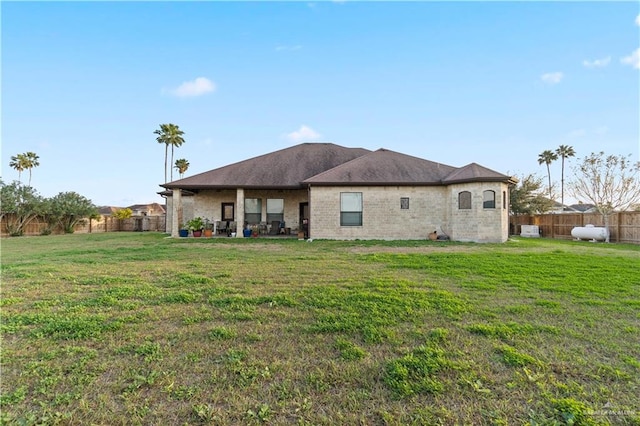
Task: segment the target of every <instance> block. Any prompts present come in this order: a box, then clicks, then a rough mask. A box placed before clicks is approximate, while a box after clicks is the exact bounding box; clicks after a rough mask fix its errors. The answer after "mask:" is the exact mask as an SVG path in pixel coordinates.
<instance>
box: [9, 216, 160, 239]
mask: <svg viewBox="0 0 640 426" xmlns="http://www.w3.org/2000/svg"><path fill="white" fill-rule="evenodd" d="M8 220H11V217H10V216H9V215H6V216H5V217H3V218H2V226H0V228H1V235H2V236H3V237H7V236H9V234H8V233H7V227H6V223H5V222H6V221H8ZM165 225H166V224H165V216H133V217H130V218H128V219H116V218H113V217H111V216H101V217H100V219H85V221H84V223H81V224H78V225H76V226H75V228H74V229H75V231H74V233H76V234H90V233H99V232H119V231H129V232H134V231H153V232H165V229H166V226H165ZM46 228H47V223H46V222H45V221H44V220H43V219H42V218H36V219H35V220H33V221H31V222H30V223H29V224H28V225H27V226H25V228H24V235H42V233H43V231H44V230H45V229H46ZM52 233H53V234H63V233H64V231H63V230H62V229H57V228H56V229H53V231H52Z"/></svg>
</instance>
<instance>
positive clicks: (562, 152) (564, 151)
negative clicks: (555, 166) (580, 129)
mask: <svg viewBox="0 0 640 426" xmlns="http://www.w3.org/2000/svg"><path fill="white" fill-rule="evenodd" d="M556 154H557V155H559V156H560V158H561V159H562V175H561V178H560V194H561V195H560V200H561V203H562V211H564V159H565V158H567V157H574V156H575V155H576V152H575V151H574V149H573V147H572V146H569V145H560V146H559V147H558V149H556Z"/></svg>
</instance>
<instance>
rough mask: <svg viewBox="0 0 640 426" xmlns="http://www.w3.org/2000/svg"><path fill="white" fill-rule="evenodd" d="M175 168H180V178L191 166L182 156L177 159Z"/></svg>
mask: <svg viewBox="0 0 640 426" xmlns="http://www.w3.org/2000/svg"><path fill="white" fill-rule="evenodd" d="M174 168H175V169H178V173H180V178H182V176H183V175H184V172H186V171H187V169H188V168H189V162H188V161H187V160H186V159H184V158H181V159H179V160H176V165H175V166H174Z"/></svg>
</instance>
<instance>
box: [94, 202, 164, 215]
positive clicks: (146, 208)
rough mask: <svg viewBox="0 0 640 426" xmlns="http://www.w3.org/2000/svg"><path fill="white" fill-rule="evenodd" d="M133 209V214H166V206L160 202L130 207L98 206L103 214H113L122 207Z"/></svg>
mask: <svg viewBox="0 0 640 426" xmlns="http://www.w3.org/2000/svg"><path fill="white" fill-rule="evenodd" d="M127 208H128V209H131V212H132V215H133V216H164V215H165V210H164V206H162V204H159V203H151V204H134V205H132V206H129V207H113V206H102V207H98V213H99V214H101V215H103V216H112V215H114V214H115V213H116V212H117V211H118V210H121V209H127Z"/></svg>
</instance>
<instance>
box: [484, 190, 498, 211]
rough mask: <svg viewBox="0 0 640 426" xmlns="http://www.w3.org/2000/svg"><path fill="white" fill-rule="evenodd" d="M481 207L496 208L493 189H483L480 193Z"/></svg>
mask: <svg viewBox="0 0 640 426" xmlns="http://www.w3.org/2000/svg"><path fill="white" fill-rule="evenodd" d="M482 207H484V208H485V209H495V208H496V192H495V191H491V190H489V191H484V192H483V193H482Z"/></svg>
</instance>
